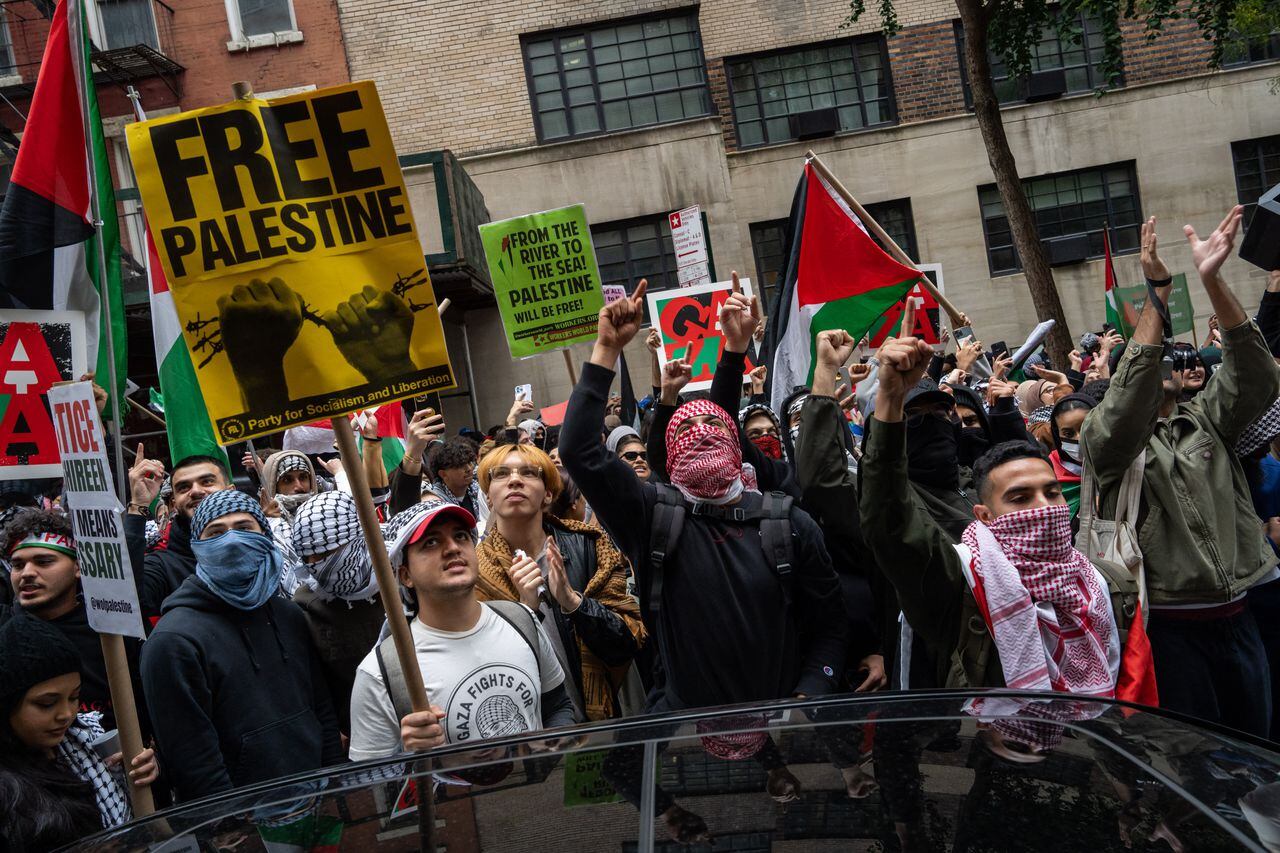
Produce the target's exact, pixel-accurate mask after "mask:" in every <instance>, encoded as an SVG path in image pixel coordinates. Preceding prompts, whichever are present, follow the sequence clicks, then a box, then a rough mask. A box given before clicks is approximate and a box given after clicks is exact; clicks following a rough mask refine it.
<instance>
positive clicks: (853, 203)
mask: <svg viewBox="0 0 1280 853" xmlns="http://www.w3.org/2000/svg"><path fill="white" fill-rule="evenodd" d="M804 156H805V157H806V158H807V159H808V160H809V162H811V163H812V164H813V168H814V169H816V170H817V171H818V174H820V175H821V176H822V177H823V178H824V179H825V180H826V182H827V183H828V184H830V185H831V188H832V189H834V190H835V191H836V192H837V193H839V194H840V197H841V198H843V199H844V201H845V203H846V204H847V205H849V208H850V209H851V210H852V211H853V212H854V213H855V214H857V216H858V218H859V219H861V220H862V224H863V225H865V226H867V228H869V229H870V230H871V232H872V233H873V234H875V235H876V237H878V238H879V240H880V242H881V243H882V244H883V245H884V247H885V249H886V250H887V251H888V252H889V254H890V255H892V256H893V259H894V260H895V261H897V262H898V263H900V264H904V265H906V266H909V267H911V268H912V269H915V268H916V262H915V261H913V260H911V258H910V256H908V255H907V253H906V252H904V251H902V247H901V246H899V245H898V244H897V243H896V242H894V239H893V238H892V237H890V236H889V235H888V233H886V232H885V230H884V229H883V228H881V227H880V223H879V222H876V220H875V218H874V217H873V216H872V215H871V214H869V213H867V210H866V208H864V207H863V206H862V205H860V204H858V200H857V199H856V198H854V197H853V193H851V192H849V191H848V190H847V189H845V186H844V184H842V183H840V179H839V178H837V177H836V176H835V175H834V174H833V173H832V172H831V170H830V169H828V168H827V164H826V163H823V162H822V161H821V160H819V159H818V155H817V154H815V153H813V151H806V152H805V153H804ZM920 285H921V286H922V287H923V288H924V289H925V290H927V291H929V295H930V296H932V297H933V298H934V299H936V300H937V301H938V304H939V305H941V306H942V310H944V311H946V312H947V316H948V317H950V318H951V325H952V326H953V327H957V328H958V327H959V326H961V325H963V323H962V321H961V319H960V309H958V308H956V306H955V305H953V304H952V303H951V301H950V300H949V299H947V298H946V297H945V296H943V295H942V294H941V293H940V292H939V291H938V288H936V287H934V284H933V282H932V281H930V280H929V277H928V276H927V275H924V274H921V276H920Z"/></svg>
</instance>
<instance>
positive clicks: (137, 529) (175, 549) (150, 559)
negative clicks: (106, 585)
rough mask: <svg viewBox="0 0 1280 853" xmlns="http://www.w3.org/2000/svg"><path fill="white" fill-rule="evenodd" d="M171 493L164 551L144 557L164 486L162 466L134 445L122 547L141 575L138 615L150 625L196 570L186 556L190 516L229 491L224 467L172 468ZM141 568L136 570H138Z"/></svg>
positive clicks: (207, 462) (190, 464)
mask: <svg viewBox="0 0 1280 853" xmlns="http://www.w3.org/2000/svg"><path fill="white" fill-rule="evenodd" d="M169 482H170V485H171V486H172V488H173V521H172V522H171V524H170V525H169V537H168V540H167V542H166V544H165V546H164V547H163V548H157V549H156V550H154V551H151V552H150V553H147V552H146V524H147V517H148V516H149V514H150V506H151V503H152V502H153V501H154V500H155V499H156V495H158V494H160V487H161V486H162V485H163V484H164V465H163V464H161V462H160V461H159V460H158V459H148V458H147V455H146V450H145V448H144V447H143V446H142V445H141V444H139V445H138V455H137V458H136V459H135V460H134V463H133V467H131V468H130V469H129V508H128V511H127V512H126V513H125V517H124V535H125V544H126V545H128V547H129V561H130V563H132V565H133V566H134V571H135V572H139V571H140V574H141V578H140V579H139V581H138V591H139V595H140V597H141V604H142V612H143V615H144V616H146V617H147V618H148V619H149V620H151V621H152V622H153V623H154V621H155V620H156V619H157V618H159V616H160V607H161V605H162V604H163V603H164V600H165V598H167V597H168V596H169V594H170V593H172V592H173V591H174V590H176V589H177V588H178V587H179V586H181V585H182V582H183V581H185V580H186V579H187V578H189V577H190V576H191V575H192V574H194V573H195V570H196V558H195V554H194V553H192V550H191V516H192V514H193V513H194V512H195V511H196V507H198V506H199V505H200V502H201V501H202V500H204V499H205V498H206V497H207V496H208V495H211V494H213V493H214V492H219V491H222V490H224V489H230V488H232V485H231V475H230V474H229V473H228V471H227V469H226V466H225V465H224V463H223V462H222V461H221V460H219V459H215V458H213V457H212V456H188V457H187V458H185V459H182V460H180V461H179V462H178V464H177V465H174V466H173V475H172V476H171V477H170V478H169ZM139 566H140V567H141V570H139V568H138V567H139Z"/></svg>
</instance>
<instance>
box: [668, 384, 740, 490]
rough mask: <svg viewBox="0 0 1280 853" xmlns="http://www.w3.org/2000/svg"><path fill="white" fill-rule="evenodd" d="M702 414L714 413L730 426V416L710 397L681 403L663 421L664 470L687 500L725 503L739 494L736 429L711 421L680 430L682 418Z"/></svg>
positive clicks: (731, 420)
mask: <svg viewBox="0 0 1280 853" xmlns="http://www.w3.org/2000/svg"><path fill="white" fill-rule="evenodd" d="M703 415H714V416H715V417H718V418H720V420H722V421H723V422H724V424H725V426H726V427H728V428H729V429H730V430H731V431H732V430H733V429H734V424H735V423H736V422H735V421H734V419H733V418H732V417H731V416H730V415H729V413H728V412H726V411H725V410H724V409H722V408H720V407H719V406H717V405H716V404H715V403H713V402H711V401H710V400H694V401H692V402H689V403H685V404H684V405H683V406H681V407H680V408H678V409H676V411H675V414H673V415H672V416H671V422H670V423H669V424H667V435H666V440H667V470H668V472H669V473H670V475H671V484H672V485H674V486H675V487H676V488H677V489H679V490H680V493H681V494H683V495H684V496H685V497H686V498H687V499H689V500H691V501H702V502H704V503H713V504H723V503H728V502H730V501H732V500H734V499H735V498H737V497H738V496H739V495H741V494H742V490H743V483H742V447H741V446H740V445H739V444H738V436H737V434H736V432H733V433H732V434H731V433H729V432H725V431H724V429H722V428H720V427H718V426H712V425H711V424H707V423H698V424H690V425H689V426H688V427H686V428H685V429H684V430H683V431H681V430H680V425H681V424H683V423H684V422H685V421H687V420H689V419H690V418H696V417H700V416H703Z"/></svg>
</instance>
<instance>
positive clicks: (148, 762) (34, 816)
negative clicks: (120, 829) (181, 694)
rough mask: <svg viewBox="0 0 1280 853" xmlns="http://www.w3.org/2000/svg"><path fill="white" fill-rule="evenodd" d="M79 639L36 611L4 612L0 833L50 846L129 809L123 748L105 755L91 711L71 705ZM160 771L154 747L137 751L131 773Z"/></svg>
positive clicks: (10, 844) (25, 844) (24, 845)
mask: <svg viewBox="0 0 1280 853" xmlns="http://www.w3.org/2000/svg"><path fill="white" fill-rule="evenodd" d="M79 693H80V662H79V654H78V653H77V651H76V648H75V646H73V645H72V644H71V642H70V641H69V640H67V638H66V637H64V636H63V635H62V634H61V633H60V632H59V631H58V630H57V629H56V628H54V627H53V626H52V625H49V624H47V623H45V622H42V621H40V620H39V619H33V618H31V617H29V616H25V615H22V614H17V615H14V616H12V617H11V618H10V617H9V616H8V614H0V842H2V843H3V847H4V849H5V850H7V851H15V853H21V851H28V850H29V851H33V853H35V851H43V850H53V849H55V848H59V847H62V846H64V845H67V844H72V843H74V842H76V841H79V840H80V839H81V838H84V837H85V836H87V835H92V834H94V833H96V832H99V831H101V830H103V829H110V828H112V827H116V826H120V825H121V824H124V823H127V822H128V821H129V820H131V819H132V818H133V809H132V806H131V805H130V802H129V795H128V793H127V785H128V782H126V781H125V778H124V774H123V773H122V772H120V766H121V755H120V753H116V754H115V755H113V756H110V757H108V758H105V759H104V758H102V757H100V756H99V755H98V753H97V752H95V751H94V748H93V746H92V744H93V741H94V740H96V739H97V738H99V737H101V736H102V735H103V734H104V732H103V730H102V725H101V724H100V722H99V721H98V715H97V714H94V713H88V714H85V713H79V714H78V713H77V712H76V711H77V707H78V706H79V703H80V700H79ZM158 775H159V766H158V765H157V763H156V756H155V751H154V750H151V749H144V750H143V751H142V752H141V753H139V754H138V755H136V756H135V757H134V759H133V762H132V766H131V769H130V771H129V781H130V782H132V783H133V784H134V785H138V786H144V785H150V784H151V783H152V782H154V781H155V780H156V777H157V776H158Z"/></svg>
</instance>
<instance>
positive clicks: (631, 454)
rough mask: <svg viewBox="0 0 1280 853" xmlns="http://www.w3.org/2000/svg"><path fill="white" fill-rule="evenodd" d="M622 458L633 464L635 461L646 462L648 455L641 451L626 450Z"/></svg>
mask: <svg viewBox="0 0 1280 853" xmlns="http://www.w3.org/2000/svg"><path fill="white" fill-rule="evenodd" d="M622 458H623V459H624V460H626V461H627V462H635V461H636V460H637V459H638V460H640V461H641V462H648V461H649V454H648V453H647V452H645V451H643V450H628V451H627V452H625V453H623V454H622Z"/></svg>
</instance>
